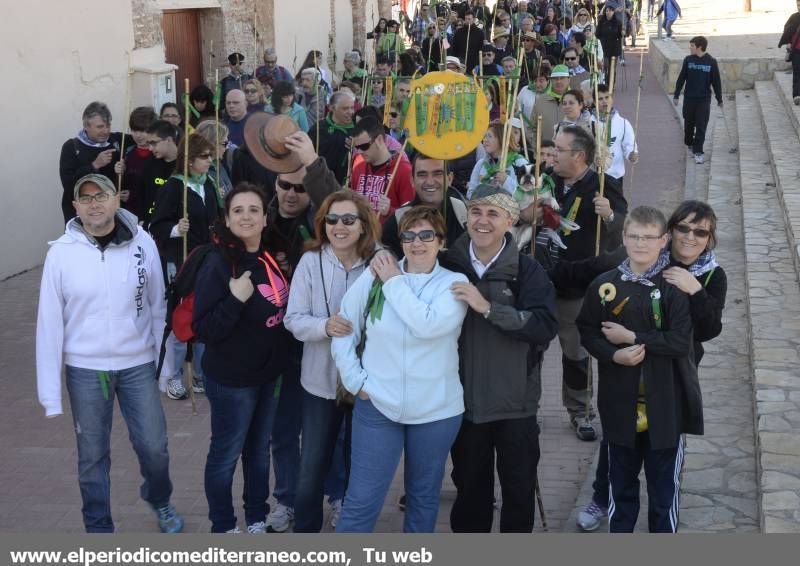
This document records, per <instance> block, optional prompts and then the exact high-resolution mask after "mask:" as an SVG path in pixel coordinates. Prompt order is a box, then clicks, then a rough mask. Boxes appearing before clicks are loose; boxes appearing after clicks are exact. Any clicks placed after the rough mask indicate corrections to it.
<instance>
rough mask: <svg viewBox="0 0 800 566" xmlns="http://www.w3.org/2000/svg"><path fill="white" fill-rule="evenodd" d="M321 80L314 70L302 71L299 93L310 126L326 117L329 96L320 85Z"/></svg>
mask: <svg viewBox="0 0 800 566" xmlns="http://www.w3.org/2000/svg"><path fill="white" fill-rule="evenodd" d="M320 79H321V76H320V73H319V71H318V70H316V69H314V68H311V67H309V68H308V69H303V70H302V71H300V86H299V88H298V89H297V93H298V95H299V98H300V106H302V107H303V110H305V111H306V118H307V119H308V123H309V124H313V123H314V122H316V121H317V120H321V119H322V118H324V117H325V105H326V103H327V100H326V99H327V96H326V95H325V89H324V87H322V86H321V85H320Z"/></svg>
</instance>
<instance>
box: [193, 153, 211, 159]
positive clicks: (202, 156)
mask: <svg viewBox="0 0 800 566" xmlns="http://www.w3.org/2000/svg"><path fill="white" fill-rule="evenodd" d="M195 159H211V154H210V153H209V152H205V153H201V154H200V155H198V156H197V157H196V158H195Z"/></svg>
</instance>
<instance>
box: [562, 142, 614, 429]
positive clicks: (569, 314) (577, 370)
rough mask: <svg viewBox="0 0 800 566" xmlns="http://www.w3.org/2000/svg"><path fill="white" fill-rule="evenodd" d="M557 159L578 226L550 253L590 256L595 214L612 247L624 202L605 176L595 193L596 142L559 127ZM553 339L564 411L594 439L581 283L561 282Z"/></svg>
mask: <svg viewBox="0 0 800 566" xmlns="http://www.w3.org/2000/svg"><path fill="white" fill-rule="evenodd" d="M555 146H556V158H555V164H554V167H553V175H552V177H553V180H554V181H555V190H554V191H553V196H555V198H556V200H557V201H558V204H559V205H560V206H561V212H562V214H563V215H565V216H566V218H568V219H569V220H571V221H573V222H575V223H577V224H578V226H580V227H581V229H580V230H575V231H571V232H565V233H563V234H562V235H561V239H562V241H563V242H564V244H565V245H566V246H567V249H565V250H559V249H557V248H552V247H551V250H550V252H551V257H552V258H553V259H557V257H555V256H560V257H562V258H563V259H565V260H568V261H574V260H578V259H584V258H587V257H591V256H593V255H595V238H596V231H595V226H596V225H597V218H598V217H600V218H601V219H602V222H601V227H600V250H601V251H603V250H613V249H616V248H617V247H619V245H620V243H621V234H622V225H623V222H624V220H625V215H626V214H627V211H628V203H627V202H626V201H625V197H623V196H622V193H621V191H620V190H619V187H618V186H617V183H616V182H615V181H614V180H613V179H612V178H611V177H609V176H608V175H606V177H605V191H604V192H605V195H604V196H600V177H599V176H598V175H597V172H595V171H594V170H593V169H592V167H591V165H592V164H593V163H594V161H595V142H594V140H593V139H592V137H591V136H590V135H589V134H588V133H586V131H585V130H584V129H583V128H581V127H579V126H567V127H565V128H562V129H561V130H560V131H559V132H558V135H556V139H555ZM556 292H557V298H556V308H557V312H558V340H559V342H560V343H561V351H562V358H561V364H562V368H563V374H562V387H561V392H562V393H561V394H562V401H563V403H564V406H565V407H566V408H567V412H568V413H569V419H570V424H571V425H572V428H573V429H574V430H575V434H576V435H577V436H578V438H580V439H581V440H586V441H591V440H594V439H595V438H597V431H596V430H595V428H594V425H593V424H592V423H591V419H592V418H593V417H594V414H593V413H592V414H587V409H588V407H589V399H587V395H588V393H587V385H588V372H589V363H590V362H589V354H588V352H586V350H585V349H584V348H583V347H582V346H581V343H580V335H579V334H578V329H577V327H576V326H575V318H576V317H577V316H578V312H580V309H581V305H582V304H583V296H584V294H585V292H586V288H585V286H584V287H575V288H573V287H569V288H566V287H562V288H559V289H557V290H556Z"/></svg>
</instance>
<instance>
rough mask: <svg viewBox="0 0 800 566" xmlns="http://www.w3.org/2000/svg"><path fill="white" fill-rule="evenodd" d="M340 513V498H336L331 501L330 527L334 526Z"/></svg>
mask: <svg viewBox="0 0 800 566" xmlns="http://www.w3.org/2000/svg"><path fill="white" fill-rule="evenodd" d="M341 514H342V500H341V499H336V500H334V501H331V527H333V528H334V529H335V528H336V522H337V521H338V520H339V515H341Z"/></svg>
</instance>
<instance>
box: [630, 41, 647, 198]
mask: <svg viewBox="0 0 800 566" xmlns="http://www.w3.org/2000/svg"><path fill="white" fill-rule="evenodd" d="M639 57H640V58H639V92H637V93H636V118H635V120H634V126H633V139H634V143H636V140H637V139H638V138H639V105H640V104H641V102H642V83H643V82H644V52H642V53H640V54H639ZM637 161H638V160H637ZM635 175H636V163H633V164H632V165H631V182H630V183H629V184H628V186H629V187H630V188H629V189H628V194H630V192H631V191H633V180H634V178H635Z"/></svg>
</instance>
